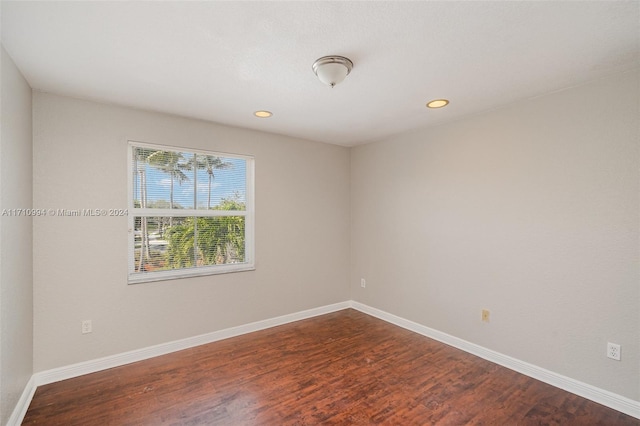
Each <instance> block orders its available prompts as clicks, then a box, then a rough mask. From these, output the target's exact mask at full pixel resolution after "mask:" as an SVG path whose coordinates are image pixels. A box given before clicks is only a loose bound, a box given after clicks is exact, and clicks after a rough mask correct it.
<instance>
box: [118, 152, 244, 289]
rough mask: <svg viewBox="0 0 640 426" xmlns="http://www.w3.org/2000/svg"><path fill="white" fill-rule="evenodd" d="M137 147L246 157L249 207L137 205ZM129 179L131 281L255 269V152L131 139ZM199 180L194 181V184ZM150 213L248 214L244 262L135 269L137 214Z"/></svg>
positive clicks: (164, 215) (166, 215)
mask: <svg viewBox="0 0 640 426" xmlns="http://www.w3.org/2000/svg"><path fill="white" fill-rule="evenodd" d="M134 148H145V149H155V150H161V151H176V152H188V153H194V154H200V155H213V156H217V157H225V158H238V159H242V160H245V164H246V193H245V204H246V210H245V211H235V210H207V209H173V210H171V209H150V208H145V209H143V208H140V207H138V208H136V207H134V200H133V197H134V188H133V186H134V176H133V167H132V165H133V152H134ZM127 183H128V188H129V189H128V191H127V197H128V201H127V203H128V207H129V210H128V213H129V214H128V236H127V239H128V283H129V284H137V283H143V282H151V281H162V280H172V279H178V278H188V277H199V276H204V275H216V274H226V273H230V272H241V271H252V270H255V200H254V197H255V159H254V157H253V156H248V155H241V154H229V153H224V152H217V151H206V150H200V149H192V148H185V147H181V146H169V145H158V144H150V143H145V142H138V141H133V140H129V141H128V146H127ZM195 184H196V183H195V182H194V185H195ZM138 216H147V217H170V216H173V217H215V216H244V217H245V253H244V254H245V256H244V258H245V259H244V260H245V261H244V262H242V263H230V264H220V265H209V266H199V267H191V268H183V269H173V270H166V271H153V272H135V247H134V245H135V242H134V239H135V238H134V229H135V223H134V221H135V218H136V217H138Z"/></svg>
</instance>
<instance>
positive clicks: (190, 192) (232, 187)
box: [133, 152, 246, 209]
mask: <svg viewBox="0 0 640 426" xmlns="http://www.w3.org/2000/svg"><path fill="white" fill-rule="evenodd" d="M182 154H183V156H184V159H183V163H184V164H188V163H189V161H190V160H191V161H193V155H194V154H192V153H185V152H183V153H182ZM198 156H199V159H201V158H200V157H205V156H204V155H202V156H201V155H200V154H198ZM209 157H211V156H209ZM217 158H219V159H220V162H221V163H222V164H223V166H222V168H220V169H216V168H213V169H210V171H211V172H212V173H213V174H212V175H211V174H210V173H209V171H208V170H206V169H198V170H197V172H196V173H194V170H193V167H185V168H183V169H182V170H181V173H180V177H178V176H176V175H174V176H173V206H174V208H187V209H192V208H194V205H195V203H194V200H196V199H197V206H195V208H198V209H207V208H215V207H216V206H218V205H219V204H220V202H221V201H222V200H223V199H233V200H235V201H238V202H240V203H243V204H244V203H245V202H246V199H245V198H246V193H245V192H246V190H245V188H246V161H245V160H244V159H239V158H231V157H217ZM140 169H143V170H144V172H143V173H140ZM142 174H144V179H146V192H147V197H146V201H147V207H149V208H168V207H169V203H170V199H171V193H172V191H171V185H172V182H171V181H172V175H171V174H170V173H168V172H167V171H163V170H160V169H159V168H158V167H154V166H153V165H151V164H148V163H146V162H142V161H140V162H138V172H137V173H136V174H135V182H134V194H133V196H134V199H135V200H137V201H140V199H141V193H140V192H141V179H142ZM194 184H195V186H194Z"/></svg>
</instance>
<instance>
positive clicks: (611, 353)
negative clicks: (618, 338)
mask: <svg viewBox="0 0 640 426" xmlns="http://www.w3.org/2000/svg"><path fill="white" fill-rule="evenodd" d="M607 358H611V359H615V360H616V361H620V345H617V344H615V343H607Z"/></svg>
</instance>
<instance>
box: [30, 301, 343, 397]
mask: <svg viewBox="0 0 640 426" xmlns="http://www.w3.org/2000/svg"><path fill="white" fill-rule="evenodd" d="M350 306H351V304H350V302H340V303H335V304H333V305H327V306H322V307H319V308H313V309H308V310H306V311H301V312H296V313H293V314H287V315H282V316H279V317H275V318H270V319H266V320H262V321H256V322H252V323H249V324H244V325H240V326H237V327H232V328H227V329H224V330H219V331H214V332H212V333H206V334H201V335H199V336H193V337H188V338H186V339H181V340H175V341H173V342H168V343H162V344H159V345H155V346H150V347H147V348H142V349H136V350H133V351H129V352H124V353H121V354H116V355H111V356H107V357H104V358H98V359H95V360H91V361H85V362H80V363H77V364H72V365H68V366H65V367H60V368H54V369H52V370H47V371H42V372H39V373H36V374H34V375H33V377H34V379H35V384H36V386H41V385H45V384H48V383H54V382H59V381H60V380H66V379H70V378H72V377H78V376H82V375H84V374H89V373H95V372H97V371H102V370H106V369H108V368H113V367H119V366H121V365H126V364H130V363H132V362H137V361H142V360H145V359H149V358H154V357H156V356H160V355H166V354H169V353H172V352H177V351H181V350H183V349H188V348H193V347H195V346H200V345H204V344H207V343H212V342H217V341H218V340H223V339H228V338H230V337H235V336H240V335H242V334H247V333H252V332H254V331H259V330H264V329H267V328H271V327H275V326H278V325H283V324H287V323H290V322H294V321H299V320H303V319H307V318H312V317H316V316H318V315H324V314H328V313H330V312H335V311H340V310H342V309H347V308H349V307H350Z"/></svg>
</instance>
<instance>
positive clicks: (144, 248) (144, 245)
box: [134, 148, 152, 272]
mask: <svg viewBox="0 0 640 426" xmlns="http://www.w3.org/2000/svg"><path fill="white" fill-rule="evenodd" d="M151 153H152V151H150V150H148V149H145V148H135V150H134V155H135V169H136V171H137V174H139V176H140V193H139V195H140V200H139V202H140V207H141V208H143V209H144V208H146V207H147V175H146V170H145V163H147V161H148V158H149V156H150V155H151ZM140 233H141V235H140V258H139V259H138V272H142V271H143V270H144V268H145V258H146V259H149V258H150V253H149V230H148V226H147V217H146V216H142V217H141V218H140ZM134 235H135V234H134ZM134 240H135V236H134Z"/></svg>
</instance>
